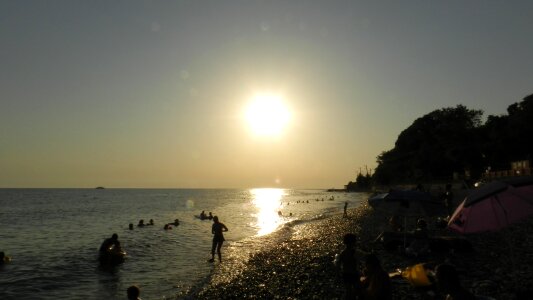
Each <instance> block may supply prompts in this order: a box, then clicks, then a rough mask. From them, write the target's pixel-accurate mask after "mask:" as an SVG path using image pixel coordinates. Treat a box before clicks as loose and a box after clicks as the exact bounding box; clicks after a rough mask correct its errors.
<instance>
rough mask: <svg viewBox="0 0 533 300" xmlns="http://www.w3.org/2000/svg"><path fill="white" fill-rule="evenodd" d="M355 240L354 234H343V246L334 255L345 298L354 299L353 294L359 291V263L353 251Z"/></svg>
mask: <svg viewBox="0 0 533 300" xmlns="http://www.w3.org/2000/svg"><path fill="white" fill-rule="evenodd" d="M356 241H357V236H356V235H355V234H353V233H347V234H345V235H344V237H343V242H344V245H345V248H344V250H343V251H342V252H341V253H340V254H337V255H336V257H335V266H337V268H339V269H340V272H341V275H342V280H343V283H344V288H345V290H346V295H345V296H346V297H345V299H355V296H356V295H358V294H359V293H360V292H361V281H360V278H359V277H360V273H359V265H358V262H357V257H356V252H355V244H356Z"/></svg>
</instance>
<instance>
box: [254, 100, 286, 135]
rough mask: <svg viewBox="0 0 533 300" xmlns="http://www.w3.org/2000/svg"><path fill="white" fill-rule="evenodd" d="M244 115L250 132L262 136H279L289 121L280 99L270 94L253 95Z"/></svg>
mask: <svg viewBox="0 0 533 300" xmlns="http://www.w3.org/2000/svg"><path fill="white" fill-rule="evenodd" d="M245 114H246V115H245V117H246V121H247V122H248V125H249V128H250V130H251V131H252V132H253V133H254V134H256V135H262V136H272V135H279V134H281V133H282V132H283V129H284V128H285V127H286V125H287V123H288V122H289V119H290V113H289V110H288V109H287V107H286V106H285V104H284V103H283V99H282V97H281V96H278V95H272V94H257V95H255V96H254V97H253V98H252V100H251V102H250V104H249V105H248V107H247V109H246V113H245Z"/></svg>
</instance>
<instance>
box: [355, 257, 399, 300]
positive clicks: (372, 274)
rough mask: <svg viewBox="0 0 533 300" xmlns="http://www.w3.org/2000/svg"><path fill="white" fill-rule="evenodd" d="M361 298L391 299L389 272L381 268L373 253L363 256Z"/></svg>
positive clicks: (371, 299)
mask: <svg viewBox="0 0 533 300" xmlns="http://www.w3.org/2000/svg"><path fill="white" fill-rule="evenodd" d="M364 275H365V276H366V278H365V280H364V281H363V291H362V297H361V298H362V299H365V300H391V299H392V285H391V282H390V278H389V274H388V273H387V272H385V271H384V270H383V268H382V267H381V263H380V262H379V259H378V258H377V256H375V255H374V254H369V255H367V256H366V257H365V268H364Z"/></svg>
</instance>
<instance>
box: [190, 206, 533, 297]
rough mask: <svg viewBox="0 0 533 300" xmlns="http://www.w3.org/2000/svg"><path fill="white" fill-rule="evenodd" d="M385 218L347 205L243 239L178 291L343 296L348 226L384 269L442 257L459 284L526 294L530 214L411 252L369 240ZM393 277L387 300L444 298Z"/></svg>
mask: <svg viewBox="0 0 533 300" xmlns="http://www.w3.org/2000/svg"><path fill="white" fill-rule="evenodd" d="M388 217H389V216H388V215H386V214H383V213H381V212H379V211H375V210H373V209H372V208H370V207H369V206H368V205H363V206H361V207H358V208H355V209H352V210H351V211H350V213H349V216H348V218H343V217H342V215H336V216H333V217H330V218H326V219H322V220H318V221H314V222H309V223H303V224H301V225H298V226H295V227H293V228H291V229H286V230H281V231H279V232H276V233H275V234H272V235H269V236H265V237H263V238H262V239H263V243H260V245H261V246H258V247H256V248H255V249H251V248H249V247H247V245H246V244H245V243H244V244H242V245H233V246H231V247H227V248H230V249H229V250H230V251H228V252H229V253H228V254H227V258H226V259H225V260H224V262H223V263H221V264H217V265H216V266H215V270H214V272H213V276H212V277H211V279H210V282H209V283H208V284H207V285H206V286H205V287H204V288H203V289H201V290H199V291H193V292H191V293H190V294H189V295H187V296H185V297H182V298H185V299H342V298H343V292H344V291H343V287H342V282H341V278H340V277H339V274H338V273H337V270H336V269H335V267H334V265H333V260H334V256H335V254H337V253H339V252H340V251H341V250H342V248H343V244H342V236H343V235H344V234H345V233H349V232H351V233H355V234H357V236H358V243H359V244H358V247H359V248H360V249H361V250H363V251H367V252H370V251H372V252H374V253H375V254H377V255H378V257H379V258H380V259H381V261H382V265H383V267H384V269H385V270H386V271H388V272H394V271H396V270H397V269H404V268H405V267H408V266H412V265H414V264H417V263H428V265H436V264H439V263H442V262H448V263H451V264H453V265H455V266H456V267H457V268H458V270H459V271H460V274H461V279H462V283H463V285H464V286H465V287H467V288H469V289H471V290H472V291H473V292H475V293H476V294H479V295H485V296H490V297H493V298H495V299H501V300H507V299H509V300H511V299H532V298H530V297H531V295H533V294H531V292H532V288H533V220H532V219H531V218H530V219H528V220H526V221H524V222H521V223H519V224H516V225H513V226H510V227H508V228H506V229H504V230H502V231H500V232H490V233H483V234H477V235H471V236H467V240H468V241H469V242H470V244H471V245H472V250H471V251H466V252H464V251H460V252H458V251H447V252H445V253H434V254H430V255H428V256H426V257H422V258H418V259H416V258H408V257H406V256H405V255H404V254H402V253H400V252H399V251H394V250H393V251H387V250H385V249H384V247H383V245H382V244H381V243H379V242H373V241H374V240H375V238H376V237H377V236H378V235H379V233H380V232H382V231H383V230H386V229H387V219H388ZM428 221H429V222H428V223H429V229H430V231H431V232H432V234H439V235H441V234H447V235H453V234H452V233H450V232H448V231H446V230H445V229H437V228H436V226H435V225H434V224H435V222H434V221H435V220H434V219H429V220H428ZM415 222H416V220H414V219H408V220H407V225H408V226H407V227H408V229H413V228H414V224H415ZM225 255H226V254H225ZM392 283H393V299H442V297H441V296H439V295H438V294H436V295H434V294H432V293H431V292H430V291H431V289H428V288H415V287H413V286H411V285H410V284H409V283H408V282H407V281H406V280H405V279H403V278H401V277H396V278H394V279H392Z"/></svg>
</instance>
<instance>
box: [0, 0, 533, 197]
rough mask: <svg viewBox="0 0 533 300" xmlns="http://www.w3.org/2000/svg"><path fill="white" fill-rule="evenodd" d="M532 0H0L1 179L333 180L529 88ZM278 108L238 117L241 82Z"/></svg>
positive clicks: (317, 184)
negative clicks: (273, 122) (263, 117)
mask: <svg viewBox="0 0 533 300" xmlns="http://www.w3.org/2000/svg"><path fill="white" fill-rule="evenodd" d="M532 13H533V1H496V0H494V1H427V0H424V1H297V0H294V1H254V0H248V1H232V0H228V1H201V0H198V1H108V0H101V1H74V0H64V1H60V0H57V1H29V0H22V1H7V0H0V187H49V188H61V187H65V188H74V187H89V188H90V187H95V186H105V187H117V188H118V187H121V188H252V187H280V188H332V187H336V188H340V187H343V185H344V184H346V183H347V182H348V181H350V180H355V176H356V174H357V172H358V171H359V170H363V172H365V170H366V168H368V169H370V170H372V169H373V168H375V166H376V157H377V156H378V155H379V154H380V153H381V152H383V151H386V150H390V149H391V148H393V147H394V142H395V141H396V138H397V137H398V135H399V134H400V132H401V131H402V130H404V129H406V128H407V127H409V126H410V125H411V124H412V122H413V121H414V120H415V119H416V118H419V117H422V116H423V115H425V114H427V113H429V112H431V111H433V110H436V109H440V108H444V107H454V106H456V105H458V104H463V105H466V106H467V107H468V108H470V109H481V110H483V111H484V112H485V116H487V115H501V114H505V113H506V109H507V107H508V106H509V105H511V104H513V103H515V102H519V101H521V100H522V99H523V98H524V97H525V96H527V95H529V94H531V93H533V56H532V53H533V18H531V15H532ZM257 94H263V95H273V96H276V97H278V98H279V99H281V100H280V101H281V102H282V103H283V105H284V107H285V109H286V111H288V113H289V115H290V118H289V120H288V121H287V122H286V124H285V126H284V127H283V129H282V130H281V131H280V132H279V133H277V134H272V135H259V134H257V133H255V132H253V131H252V130H251V126H250V124H249V123H248V121H247V119H246V117H245V112H246V108H247V107H248V105H249V104H250V103H251V101H252V100H253V99H255V98H254V95H257Z"/></svg>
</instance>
